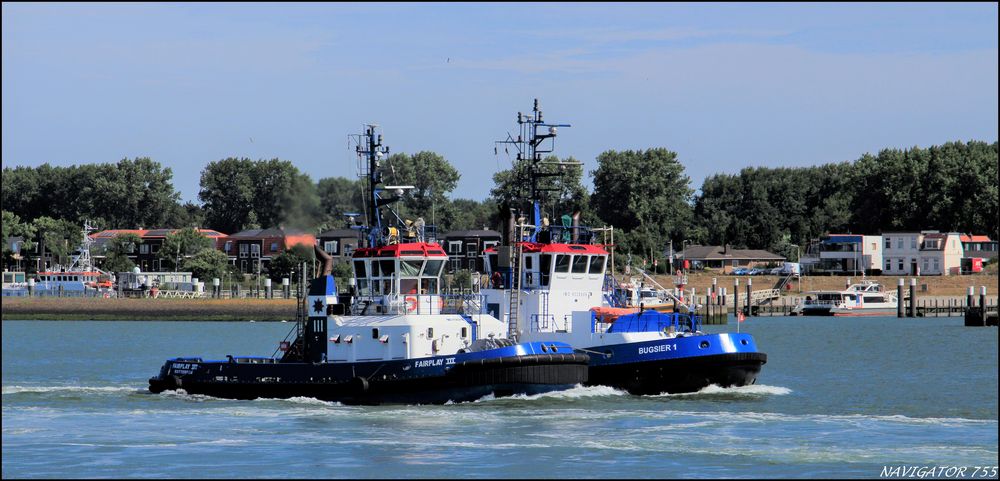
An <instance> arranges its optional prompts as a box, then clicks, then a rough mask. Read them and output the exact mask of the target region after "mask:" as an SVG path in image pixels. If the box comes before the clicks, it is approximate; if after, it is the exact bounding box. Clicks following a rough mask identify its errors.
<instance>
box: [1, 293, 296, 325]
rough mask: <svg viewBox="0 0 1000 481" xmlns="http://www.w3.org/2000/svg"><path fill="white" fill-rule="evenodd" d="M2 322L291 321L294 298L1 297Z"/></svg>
mask: <svg viewBox="0 0 1000 481" xmlns="http://www.w3.org/2000/svg"><path fill="white" fill-rule="evenodd" d="M0 311H2V313H0V319H3V320H25V321H34V320H48V321H181V322H183V321H220V322H246V321H255V322H257V321H260V322H280V321H289V322H291V321H294V320H295V299H99V298H98V299H94V298H72V297H64V298H24V297H7V298H4V301H3V307H2V309H0Z"/></svg>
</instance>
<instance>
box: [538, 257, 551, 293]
mask: <svg viewBox="0 0 1000 481" xmlns="http://www.w3.org/2000/svg"><path fill="white" fill-rule="evenodd" d="M539 261H540V262H539V269H540V270H541V271H542V276H541V281H542V282H541V284H542V287H548V285H549V277H550V276H549V273H550V272H552V254H542V257H541V259H539Z"/></svg>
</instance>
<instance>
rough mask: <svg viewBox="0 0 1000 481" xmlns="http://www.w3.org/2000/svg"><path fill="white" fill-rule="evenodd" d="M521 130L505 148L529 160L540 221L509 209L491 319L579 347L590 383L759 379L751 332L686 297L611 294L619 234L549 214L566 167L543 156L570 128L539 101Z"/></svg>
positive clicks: (681, 386) (671, 386)
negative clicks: (635, 298)
mask: <svg viewBox="0 0 1000 481" xmlns="http://www.w3.org/2000/svg"><path fill="white" fill-rule="evenodd" d="M518 125H519V128H520V132H519V134H518V135H517V136H516V139H515V137H514V135H508V140H505V141H500V142H499V143H504V144H513V145H514V146H515V147H516V150H517V152H518V154H517V160H519V161H527V162H528V170H529V174H530V176H529V177H530V187H531V207H532V211H533V214H532V217H533V222H532V223H531V224H528V223H526V222H525V220H526V219H527V218H528V216H527V215H524V214H525V213H524V212H519V211H518V209H517V206H508V207H510V208H511V215H510V218H509V220H508V221H507V226H506V228H505V231H506V233H507V237H508V240H507V241H506V243H505V244H506V245H502V246H499V247H497V248H493V249H491V250H489V251H487V253H486V266H487V267H486V269H487V273H488V276H489V277H488V278H489V281H488V282H487V283H486V284H487V285H486V286H485V287H484V288H483V289H482V291H481V292H482V294H483V295H484V298H485V300H484V302H485V304H486V306H487V309H488V310H489V311H490V312H491V314H493V315H494V316H496V317H498V318H500V319H503V320H507V321H509V322H508V325H509V326H510V329H511V331H510V332H509V333H508V337H509V338H512V339H517V340H518V341H529V342H541V341H545V342H551V341H560V342H565V343H568V344H571V345H573V346H574V347H576V348H577V349H578V351H580V352H584V353H586V354H587V355H588V356H589V358H590V378H589V380H588V381H587V384H589V385H605V386H611V387H614V388H618V389H623V390H627V391H628V392H630V393H633V394H659V393H678V392H695V391H698V390H700V389H702V388H704V387H707V386H708V385H710V384H715V385H718V386H722V387H730V386H744V385H749V384H753V383H755V382H756V379H757V375H758V374H759V373H760V370H761V367H762V366H763V365H764V363H766V362H767V355H766V354H764V353H762V352H760V351H758V350H757V345H756V343H755V342H754V339H753V336H751V335H750V334H746V333H722V334H706V333H704V332H702V331H701V329H700V328H701V317H700V316H699V315H697V314H696V312H697V306H695V305H691V304H689V303H686V302H685V300H684V299H683V298H679V299H677V300H678V301H679V302H678V304H679V306H680V307H681V308H679V309H677V311H679V312H658V311H656V310H653V309H644V308H643V306H639V307H626V306H623V305H621V304H620V303H618V302H617V298H616V297H614V296H613V295H605V294H606V292H613V290H612V289H605V287H606V286H610V285H612V284H613V282H614V278H613V277H612V276H610V275H608V273H607V272H606V270H607V269H608V268H607V266H608V260H609V257H610V254H609V252H608V250H607V249H606V248H607V247H610V246H611V245H610V242H604V239H602V238H601V237H602V236H603V235H604V234H607V233H609V232H610V229H611V228H600V229H591V228H588V227H584V226H580V225H578V221H577V216H572V217H571V216H568V215H566V216H563V219H562V222H561V225H558V226H557V225H554V224H552V223H551V222H550V221H549V220H548V219H546V218H543V217H542V216H541V211H542V209H541V207H540V195H539V192H540V191H541V190H542V189H540V188H539V186H538V184H539V183H538V180H539V179H540V178H542V177H548V176H554V175H559V172H560V171H561V170H562V169H561V168H560V167H561V165H556V166H555V167H556V168H555V169H553V168H552V167H553V166H552V164H554V162H546V161H543V159H542V158H541V153H543V152H544V153H548V152H552V149H551V148H547V149H545V148H543V145H544V144H543V142H545V141H547V140H550V139H553V138H554V137H555V136H556V133H557V128H559V127H568V125H558V124H548V123H544V122H543V121H542V112H541V111H540V110H539V108H538V100H535V107H534V110H533V113H532V114H530V115H522V114H520V113H519V114H518ZM540 129H544V130H542V131H541V133H540V132H539V130H540ZM558 164H565V163H564V162H560V163H558ZM650 181H651V182H655V181H656V179H650ZM516 219H520V220H516ZM605 300H607V301H609V302H606V301H605Z"/></svg>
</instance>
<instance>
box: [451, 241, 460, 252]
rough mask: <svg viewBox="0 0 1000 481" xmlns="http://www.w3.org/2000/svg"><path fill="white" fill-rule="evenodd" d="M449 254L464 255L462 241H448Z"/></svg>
mask: <svg viewBox="0 0 1000 481" xmlns="http://www.w3.org/2000/svg"><path fill="white" fill-rule="evenodd" d="M448 253H449V254H461V253H462V241H448Z"/></svg>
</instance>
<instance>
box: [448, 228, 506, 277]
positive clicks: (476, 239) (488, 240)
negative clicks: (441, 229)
mask: <svg viewBox="0 0 1000 481" xmlns="http://www.w3.org/2000/svg"><path fill="white" fill-rule="evenodd" d="M500 238H501V236H500V233H499V232H497V231H495V230H456V231H451V232H449V233H448V234H446V235H445V236H444V242H442V243H441V244H442V246H443V247H444V248H445V252H446V253H447V254H448V266H447V271H448V272H455V271H458V270H462V269H468V270H470V271H472V272H485V269H486V267H485V265H484V263H483V252H485V251H486V249H489V248H491V247H494V246H496V245H498V244H500Z"/></svg>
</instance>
